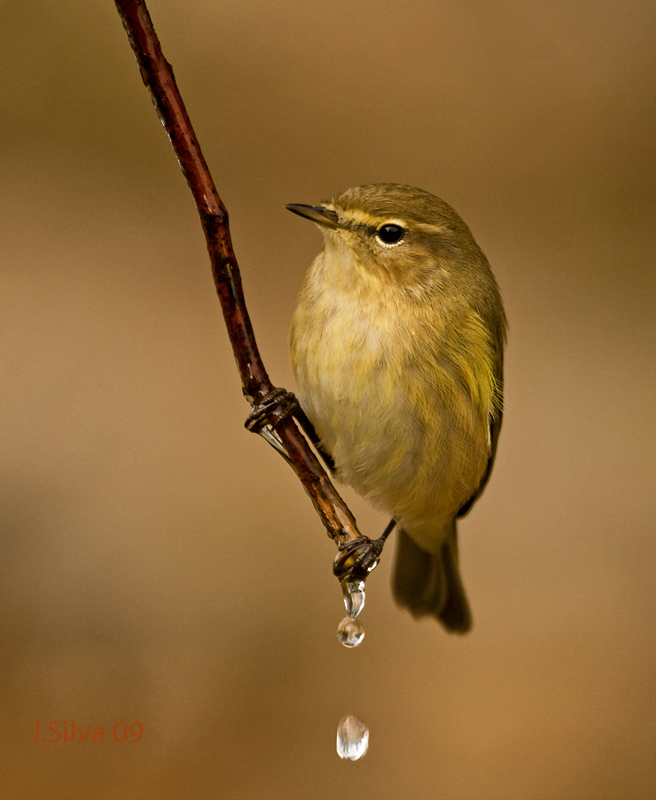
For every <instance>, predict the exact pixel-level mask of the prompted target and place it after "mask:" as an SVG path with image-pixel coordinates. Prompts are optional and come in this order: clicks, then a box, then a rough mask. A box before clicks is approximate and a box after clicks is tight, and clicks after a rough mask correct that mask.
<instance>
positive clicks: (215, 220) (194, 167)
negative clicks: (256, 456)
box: [115, 0, 375, 579]
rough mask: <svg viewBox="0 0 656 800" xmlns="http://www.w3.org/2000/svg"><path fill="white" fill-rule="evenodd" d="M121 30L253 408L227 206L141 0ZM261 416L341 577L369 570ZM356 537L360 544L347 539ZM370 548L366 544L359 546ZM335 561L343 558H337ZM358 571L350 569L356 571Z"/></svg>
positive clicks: (252, 348) (279, 426) (122, 4)
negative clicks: (201, 247) (192, 206)
mask: <svg viewBox="0 0 656 800" xmlns="http://www.w3.org/2000/svg"><path fill="white" fill-rule="evenodd" d="M115 3H116V7H117V9H118V13H119V14H120V16H121V19H122V20H123V25H124V27H125V30H126V33H127V35H128V38H129V40H130V44H131V45H132V49H133V50H134V53H135V55H136V57H137V63H138V64H139V69H140V70H141V77H142V78H143V81H144V83H145V84H146V86H147V87H148V89H149V91H150V93H151V95H152V98H153V100H154V103H155V107H156V109H157V113H158V114H159V117H160V120H161V121H162V124H163V125H164V128H165V129H166V132H167V134H168V136H169V139H170V140H171V144H172V145H173V149H174V150H175V154H176V156H177V158H178V161H179V163H180V166H181V168H182V171H183V173H184V176H185V178H186V180H187V183H188V184H189V188H190V189H191V193H192V195H193V197H194V200H195V202H196V207H197V209H198V214H199V215H200V220H201V224H202V226H203V231H204V233H205V238H206V240H207V249H208V251H209V254H210V260H211V262H212V272H213V275H214V283H215V285H216V291H217V293H218V295H219V300H220V301H221V308H222V310H223V316H224V318H225V323H226V327H227V329H228V335H229V337H230V342H231V344H232V349H233V352H234V355H235V360H236V362H237V367H238V369H239V374H240V376H241V381H242V388H243V392H244V396H245V397H246V399H247V400H248V402H249V403H250V404H251V406H254V407H255V408H259V407H261V405H262V403H263V401H265V400H266V398H267V397H268V396H269V395H271V393H272V392H273V391H274V390H275V387H274V385H273V384H272V383H271V380H270V379H269V376H268V374H267V371H266V369H265V368H264V364H263V363H262V359H261V357H260V353H259V350H258V347H257V344H256V342H255V335H254V334H253V328H252V325H251V321H250V317H249V315H248V311H247V310H246V303H245V300H244V292H243V289H242V284H241V276H240V274H239V267H238V266H237V260H236V258H235V254H234V251H233V249H232V241H231V238H230V230H229V228H228V212H227V211H226V208H225V206H224V205H223V202H222V200H221V198H220V197H219V195H218V192H217V190H216V187H215V185H214V181H213V180H212V176H211V175H210V172H209V169H208V167H207V164H206V163H205V159H204V158H203V154H202V152H201V149H200V145H199V144H198V139H197V138H196V134H195V133H194V129H193V127H192V125H191V121H190V120H189V116H188V114H187V111H186V109H185V106H184V103H183V101H182V97H181V96H180V92H179V91H178V87H177V85H176V82H175V78H174V77H173V70H172V69H171V66H170V65H169V63H168V62H167V61H166V59H165V58H164V56H163V54H162V49H161V47H160V43H159V39H158V38H157V34H156V33H155V29H154V28H153V24H152V21H151V19H150V15H149V13H148V9H147V8H146V4H145V2H144V1H143V0H115ZM272 409H273V410H271V411H267V412H266V413H265V418H266V420H267V422H268V423H269V424H270V426H271V427H272V428H273V429H274V430H275V432H276V434H277V435H278V437H279V439H280V441H281V443H282V445H283V447H284V450H285V457H286V459H287V460H288V462H289V463H290V465H291V466H292V468H293V469H294V471H295V472H296V474H297V475H298V477H299V479H300V481H301V483H302V484H303V487H304V488H305V490H306V492H307V493H308V494H309V495H310V498H311V500H312V502H313V503H314V507H315V508H316V510H317V513H318V514H319V516H320V518H321V521H322V522H323V524H324V526H325V527H326V530H327V531H328V534H329V536H331V537H332V538H333V539H334V540H335V541H336V542H337V543H338V544H339V545H340V549H341V550H342V553H341V554H338V557H337V559H336V564H335V567H334V569H335V571H336V574H338V577H340V579H356V578H358V577H360V576H359V574H358V572H357V568H358V567H360V568H361V567H362V565H363V563H365V564H366V568H365V571H366V572H369V571H370V570H371V569H372V568H373V566H375V564H373V562H372V561H371V560H369V561H367V554H366V552H364V551H363V544H362V543H366V542H369V543H370V544H371V542H370V541H369V540H367V539H366V538H365V537H362V536H361V535H360V533H359V532H358V529H357V527H356V523H355V519H354V517H353V515H352V514H351V512H350V511H349V509H348V507H347V506H346V503H345V502H344V501H343V500H342V498H341V497H340V496H339V494H338V493H337V491H336V489H335V487H334V486H333V484H332V483H331V481H330V480H329V478H328V476H327V475H326V473H325V471H324V470H323V468H322V467H321V465H320V463H319V461H318V460H317V458H316V456H315V455H314V453H313V452H312V450H311V448H310V446H309V444H308V442H307V440H306V439H305V438H304V436H303V435H302V434H301V432H300V431H299V429H298V427H297V425H296V422H295V421H294V419H292V418H291V417H290V416H284V415H283V414H280V413H279V412H278V413H276V410H275V406H272ZM355 540H358V542H360V543H361V544H360V545H359V546H353V545H351V544H349V543H352V542H354V541H355ZM366 549H367V548H366V547H364V550H366ZM338 561H339V562H340V563H339V564H338ZM354 570H355V572H354Z"/></svg>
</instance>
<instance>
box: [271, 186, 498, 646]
mask: <svg viewBox="0 0 656 800" xmlns="http://www.w3.org/2000/svg"><path fill="white" fill-rule="evenodd" d="M287 208H289V209H290V210H291V211H294V212H295V213H297V214H300V215H301V216H303V217H307V218H308V219H310V220H312V221H313V222H315V223H317V225H319V227H320V228H321V231H322V233H323V235H324V249H323V250H322V251H321V253H319V255H318V256H317V257H316V259H315V260H314V262H313V263H312V265H311V267H310V268H309V270H308V272H307V274H306V276H305V280H304V282H303V286H302V288H301V291H300V295H299V299H298V305H297V307H296V311H295V313H294V318H293V322H292V327H291V360H292V367H293V370H294V374H295V377H296V382H297V385H298V394H299V399H300V402H301V406H302V408H303V409H304V411H305V413H306V414H307V416H308V418H309V419H310V421H311V422H312V424H313V426H314V429H315V431H316V433H317V435H318V437H319V440H320V442H321V445H322V448H323V449H324V450H325V451H327V452H328V453H329V454H330V455H331V457H332V459H333V461H334V464H335V467H336V476H337V478H338V479H340V480H342V481H343V482H345V483H347V484H349V485H351V486H352V487H353V488H354V489H356V491H357V492H359V493H360V494H361V495H363V496H364V497H366V498H368V499H369V500H370V501H371V502H372V503H373V504H374V505H375V506H377V507H378V508H380V509H383V510H384V511H386V512H388V513H389V514H391V516H392V518H393V520H395V521H396V524H397V525H398V527H399V529H400V533H399V545H398V552H397V558H396V565H395V571H394V595H395V598H396V600H397V602H398V603H399V604H400V605H402V606H406V607H407V608H409V609H410V611H411V612H412V614H413V615H415V616H422V615H425V614H432V615H434V616H435V617H437V619H439V620H440V621H441V622H442V624H443V625H444V626H445V628H446V629H447V630H449V631H455V632H458V633H464V632H466V631H467V630H469V629H470V627H471V612H470V609H469V604H468V602H467V596H466V594H465V590H464V588H463V584H462V580H461V577H460V570H459V566H458V545H457V538H456V520H457V518H458V517H461V516H463V515H464V514H466V513H467V512H468V511H469V509H470V508H471V506H472V504H473V503H474V501H475V500H476V499H477V498H478V497H479V495H480V494H481V492H482V491H483V488H484V486H485V484H486V483H487V480H488V478H489V476H490V470H491V468H492V463H493V461H494V456H495V452H496V447H497V439H498V437H499V430H500V427H501V417H502V405H503V348H504V343H505V337H506V318H505V314H504V311H503V306H502V303H501V297H500V294H499V288H498V286H497V283H496V281H495V279H494V276H493V275H492V271H491V269H490V265H489V264H488V261H487V259H486V258H485V256H484V255H483V253H482V251H481V249H480V248H479V247H478V245H477V244H476V242H475V241H474V238H473V236H472V234H471V232H470V230H469V228H468V227H467V225H465V223H464V222H463V220H462V219H461V218H460V217H459V216H458V214H457V213H456V212H455V211H454V210H453V209H452V208H451V206H449V205H448V204H447V203H445V202H444V201H443V200H440V199H439V198H438V197H435V196H434V195H432V194H429V193H428V192H425V191H422V190H421V189H416V188H414V187H412V186H404V185H400V184H392V183H380V184H371V185H368V186H358V187H357V188H355V189H349V190H347V191H346V192H344V193H343V194H341V195H339V196H338V197H335V198H334V199H333V200H332V201H331V202H329V203H324V204H322V205H318V206H309V205H289V206H287Z"/></svg>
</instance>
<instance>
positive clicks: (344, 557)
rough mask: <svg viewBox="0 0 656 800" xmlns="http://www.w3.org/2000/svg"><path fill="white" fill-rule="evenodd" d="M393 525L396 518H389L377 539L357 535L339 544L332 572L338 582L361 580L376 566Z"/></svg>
mask: <svg viewBox="0 0 656 800" xmlns="http://www.w3.org/2000/svg"><path fill="white" fill-rule="evenodd" d="M395 525H396V520H395V519H392V520H390V522H389V524H388V525H387V527H386V528H385V530H384V531H383V533H382V534H381V536H380V537H379V538H378V539H370V538H369V537H368V536H359V537H358V538H357V539H352V540H351V541H350V542H346V544H340V545H339V552H338V553H337V555H336V556H335V561H334V562H333V574H334V575H336V577H337V579H338V580H339V581H340V583H344V582H345V581H349V582H351V581H363V580H364V579H365V578H366V577H367V575H368V574H369V573H370V572H371V571H372V570H373V569H374V567H377V566H378V562H379V561H380V555H381V553H382V552H383V546H384V545H385V541H386V540H387V537H388V536H389V535H390V533H391V532H392V531H393V530H394V526H395Z"/></svg>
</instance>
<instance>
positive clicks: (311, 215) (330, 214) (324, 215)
mask: <svg viewBox="0 0 656 800" xmlns="http://www.w3.org/2000/svg"><path fill="white" fill-rule="evenodd" d="M285 208H288V209H289V210H290V211H293V212H294V214H298V215H299V216H301V217H305V218H306V219H309V220H312V222H316V223H317V225H323V227H324V228H341V227H342V225H341V224H340V222H339V217H338V216H337V214H336V213H335V212H334V211H333V210H332V209H330V208H325V207H324V206H305V205H303V204H302V203H290V204H289V205H287V206H285Z"/></svg>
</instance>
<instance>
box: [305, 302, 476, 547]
mask: <svg viewBox="0 0 656 800" xmlns="http://www.w3.org/2000/svg"><path fill="white" fill-rule="evenodd" d="M358 319H359V320H360V321H359V322H358ZM412 337H413V331H412V329H411V327H408V326H407V324H406V325H404V327H403V329H399V327H398V326H397V327H396V329H395V328H394V321H393V320H392V321H390V319H386V318H385V316H384V315H382V314H381V315H378V316H377V317H375V318H374V317H370V318H368V319H363V318H361V317H359V318H356V319H354V317H349V318H347V319H345V320H344V321H343V322H341V324H340V321H339V320H335V319H333V320H332V321H331V324H330V325H326V326H324V328H323V329H322V334H321V342H320V344H319V346H317V342H316V340H315V341H314V343H313V338H312V336H308V337H304V336H303V335H302V332H301V333H299V335H297V337H296V340H297V342H298V344H297V345H296V353H295V356H294V368H295V370H294V371H295V374H296V380H297V384H298V389H299V395H300V399H301V403H302V405H303V407H304V409H305V411H306V413H307V415H308V417H309V418H310V420H311V421H312V423H313V425H314V427H315V429H316V431H317V434H318V435H319V437H320V438H321V440H322V443H323V444H324V446H325V448H326V449H327V451H328V452H329V453H330V454H331V455H332V457H333V459H334V461H335V464H336V465H337V469H338V477H339V478H340V479H341V480H343V481H344V482H345V483H348V484H349V485H351V486H353V487H354V488H355V489H356V491H358V492H359V493H360V494H362V495H364V496H366V497H368V498H369V499H370V500H371V501H372V502H373V503H374V504H375V505H377V506H378V507H379V508H381V509H383V510H385V511H386V512H388V513H390V514H391V515H392V516H394V517H395V519H396V520H397V521H398V522H399V524H401V525H402V526H403V527H404V528H405V529H406V531H407V532H408V533H410V534H411V535H412V532H413V530H416V531H419V530H420V529H421V530H423V529H426V528H429V529H430V528H435V529H437V528H439V527H441V526H443V523H444V522H445V521H446V520H448V519H450V518H452V517H453V516H454V515H455V513H456V512H457V511H458V509H459V508H460V507H461V505H462V504H463V503H464V502H465V501H466V500H467V499H468V498H469V497H470V496H471V494H472V493H473V492H474V490H475V489H476V487H477V485H478V483H479V481H480V479H481V477H482V475H483V472H484V470H485V465H486V463H487V457H488V452H487V447H486V441H487V433H486V431H485V430H484V426H483V425H482V423H481V420H480V419H479V418H478V415H477V414H476V413H475V409H474V408H473V406H472V403H471V400H470V398H469V397H468V396H467V395H466V393H465V392H463V389H462V385H461V384H460V383H459V381H458V380H457V376H455V375H454V373H453V370H452V369H451V368H450V365H449V364H444V363H440V361H439V358H438V357H437V356H436V357H435V359H434V360H433V361H432V362H431V360H430V359H427V358H426V357H425V354H423V353H419V352H417V351H416V350H415V349H414V347H413V340H412ZM418 543H419V544H421V542H418ZM427 549H428V548H427Z"/></svg>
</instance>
